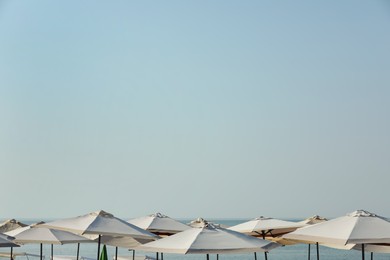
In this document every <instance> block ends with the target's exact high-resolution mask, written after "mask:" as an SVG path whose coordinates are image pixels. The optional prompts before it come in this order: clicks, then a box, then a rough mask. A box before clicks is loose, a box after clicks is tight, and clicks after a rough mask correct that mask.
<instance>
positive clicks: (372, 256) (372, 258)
mask: <svg viewBox="0 0 390 260" xmlns="http://www.w3.org/2000/svg"><path fill="white" fill-rule="evenodd" d="M371 260H374V252H371Z"/></svg>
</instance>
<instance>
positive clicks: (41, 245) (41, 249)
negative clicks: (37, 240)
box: [41, 243, 43, 260]
mask: <svg viewBox="0 0 390 260" xmlns="http://www.w3.org/2000/svg"><path fill="white" fill-rule="evenodd" d="M42 247H43V246H42V243H41V260H43V257H42V251H43V250H42Z"/></svg>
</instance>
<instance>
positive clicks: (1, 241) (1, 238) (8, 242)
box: [0, 234, 19, 260]
mask: <svg viewBox="0 0 390 260" xmlns="http://www.w3.org/2000/svg"><path fill="white" fill-rule="evenodd" d="M13 239H14V238H13V237H10V236H7V235H4V234H0V247H10V248H11V252H10V259H11V260H12V259H13V254H12V251H13V248H14V247H18V246H19V245H17V244H15V243H13V242H12V240H13Z"/></svg>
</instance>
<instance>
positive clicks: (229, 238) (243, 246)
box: [138, 222, 279, 258]
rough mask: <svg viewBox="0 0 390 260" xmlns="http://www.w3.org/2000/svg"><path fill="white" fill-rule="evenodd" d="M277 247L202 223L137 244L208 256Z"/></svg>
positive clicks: (146, 249) (158, 249)
mask: <svg viewBox="0 0 390 260" xmlns="http://www.w3.org/2000/svg"><path fill="white" fill-rule="evenodd" d="M278 246H279V245H278V244H277V243H274V242H271V241H265V240H261V239H258V238H255V237H251V236H247V235H245V234H241V233H239V232H236V231H232V230H228V229H224V228H218V227H216V226H214V225H212V224H210V223H207V222H205V225H204V226H203V227H198V228H191V229H188V230H185V231H183V232H180V233H177V234H175V235H172V236H169V237H165V238H162V239H160V240H157V241H153V242H150V243H147V244H144V245H142V246H139V247H138V249H139V250H143V251H149V252H162V253H176V254H207V258H208V254H221V253H223V254H228V253H231V254H234V253H249V252H266V251H269V250H271V249H273V248H276V247H278Z"/></svg>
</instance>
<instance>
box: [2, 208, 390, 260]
mask: <svg viewBox="0 0 390 260" xmlns="http://www.w3.org/2000/svg"><path fill="white" fill-rule="evenodd" d="M13 225H14V227H15V225H16V223H13ZM190 225H192V226H193V227H191V226H188V225H185V224H183V223H181V222H178V221H176V220H173V219H171V218H169V217H167V216H164V215H162V214H160V213H157V214H153V215H150V216H147V217H142V218H138V219H133V220H130V221H129V222H126V221H123V220H121V219H119V218H116V217H114V216H113V215H112V214H110V213H107V212H105V211H97V212H92V213H89V214H86V215H82V216H78V217H74V218H68V219H62V220H57V221H53V222H49V223H39V224H36V225H32V226H23V225H20V226H19V227H17V228H16V229H14V230H13V231H9V232H6V235H0V246H7V247H11V250H12V247H14V246H18V245H17V244H15V243H14V242H16V243H18V244H24V243H39V244H41V254H42V244H43V243H48V244H52V245H53V244H65V243H78V245H79V243H85V242H93V241H95V242H97V243H98V250H97V259H99V254H100V245H101V244H102V243H103V244H107V245H112V246H116V247H118V246H119V247H125V248H132V249H137V250H142V251H148V252H156V253H157V259H158V257H159V255H158V253H161V258H163V254H162V253H178V254H206V256H207V259H208V257H209V254H226V253H254V256H255V259H256V258H257V256H256V252H264V253H265V259H267V253H266V252H268V251H270V250H272V249H274V248H276V247H279V246H281V245H289V244H293V243H298V242H300V243H308V244H309V245H310V244H316V245H317V259H319V254H318V245H319V244H321V245H326V246H331V247H336V248H343V249H351V248H355V249H360V250H361V251H362V259H364V251H365V250H367V249H368V250H370V251H374V250H377V251H382V252H383V251H386V250H387V248H390V247H388V245H390V222H388V220H387V219H385V218H383V217H380V216H377V215H375V214H372V213H369V212H367V211H362V210H360V211H356V212H353V213H351V214H348V215H347V216H344V217H341V218H337V219H333V220H329V221H326V219H324V218H321V217H319V216H315V217H313V218H310V219H307V220H305V221H302V222H291V221H284V220H277V219H272V218H265V217H260V218H256V219H253V220H250V221H248V222H245V223H242V224H239V225H236V226H233V227H229V228H224V227H221V226H219V225H216V224H213V223H210V222H207V221H205V220H203V219H198V220H196V221H194V222H192V223H190ZM1 228H2V226H0V230H1ZM9 228H10V229H12V228H13V227H9ZM10 236H12V237H15V239H14V240H12V237H10ZM259 238H260V239H259ZM273 241H274V242H273ZM275 242H278V243H275ZM309 250H310V247H309ZM78 251H79V246H78ZM52 254H53V253H52ZM78 254H79V253H77V255H78ZM11 259H12V251H11Z"/></svg>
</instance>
